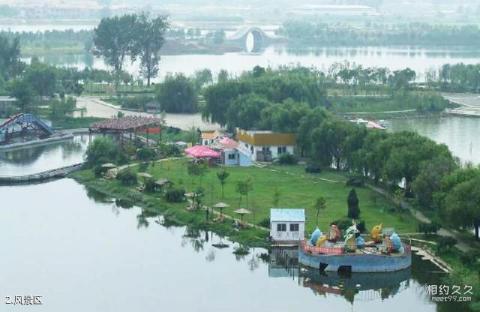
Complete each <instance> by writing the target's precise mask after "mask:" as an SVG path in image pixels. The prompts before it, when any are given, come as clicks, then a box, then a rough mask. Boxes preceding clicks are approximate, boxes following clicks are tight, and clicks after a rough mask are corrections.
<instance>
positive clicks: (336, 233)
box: [328, 224, 342, 242]
mask: <svg viewBox="0 0 480 312" xmlns="http://www.w3.org/2000/svg"><path fill="white" fill-rule="evenodd" d="M340 236H342V234H341V233H340V229H339V228H338V227H337V226H336V225H335V224H332V225H331V226H330V232H329V233H328V240H329V241H331V242H336V241H337V240H338V239H339V238H340Z"/></svg>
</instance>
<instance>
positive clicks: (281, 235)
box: [270, 222, 305, 241]
mask: <svg viewBox="0 0 480 312" xmlns="http://www.w3.org/2000/svg"><path fill="white" fill-rule="evenodd" d="M277 224H286V226H287V230H286V231H285V232H279V231H277ZM290 224H298V225H299V226H298V232H290ZM270 236H271V237H272V239H273V240H275V241H296V240H303V239H304V238H305V222H271V223H270Z"/></svg>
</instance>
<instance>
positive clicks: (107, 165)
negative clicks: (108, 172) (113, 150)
mask: <svg viewBox="0 0 480 312" xmlns="http://www.w3.org/2000/svg"><path fill="white" fill-rule="evenodd" d="M102 168H107V169H111V168H117V165H115V164H112V163H106V164H103V165H102Z"/></svg>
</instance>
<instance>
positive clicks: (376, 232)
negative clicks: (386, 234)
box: [370, 224, 383, 244]
mask: <svg viewBox="0 0 480 312" xmlns="http://www.w3.org/2000/svg"><path fill="white" fill-rule="evenodd" d="M382 229H383V224H379V225H375V226H374V227H373V229H372V231H371V232H370V236H371V237H372V240H373V241H374V242H375V243H377V244H378V243H381V242H382Z"/></svg>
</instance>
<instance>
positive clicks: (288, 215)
mask: <svg viewBox="0 0 480 312" xmlns="http://www.w3.org/2000/svg"><path fill="white" fill-rule="evenodd" d="M270 237H271V238H272V240H273V241H275V242H277V243H298V242H299V241H302V240H303V239H304V238H305V209H281V208H272V209H270Z"/></svg>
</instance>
